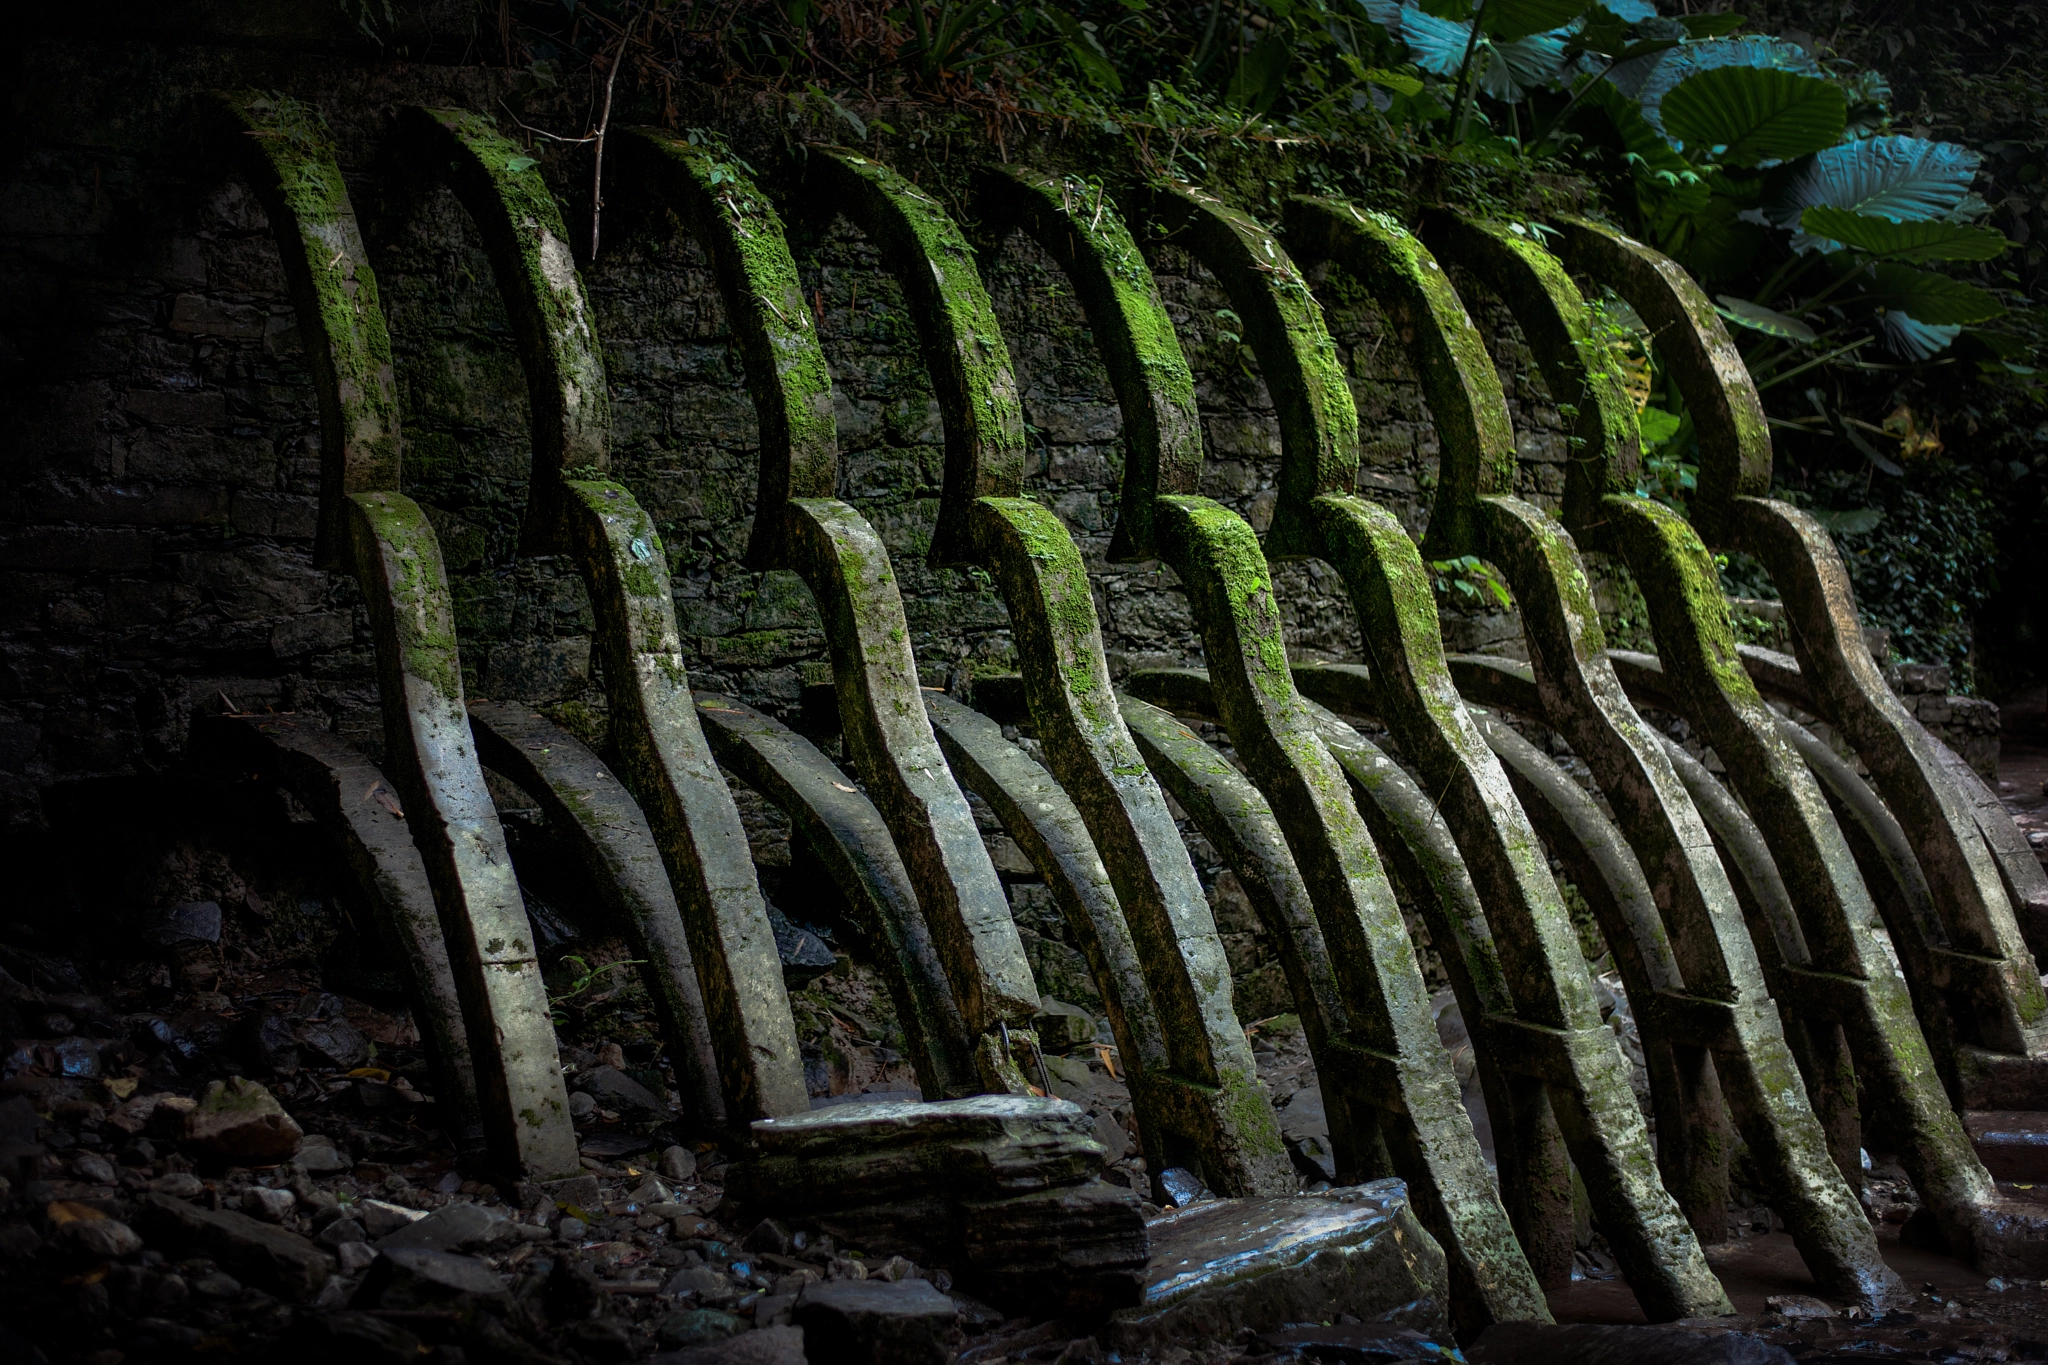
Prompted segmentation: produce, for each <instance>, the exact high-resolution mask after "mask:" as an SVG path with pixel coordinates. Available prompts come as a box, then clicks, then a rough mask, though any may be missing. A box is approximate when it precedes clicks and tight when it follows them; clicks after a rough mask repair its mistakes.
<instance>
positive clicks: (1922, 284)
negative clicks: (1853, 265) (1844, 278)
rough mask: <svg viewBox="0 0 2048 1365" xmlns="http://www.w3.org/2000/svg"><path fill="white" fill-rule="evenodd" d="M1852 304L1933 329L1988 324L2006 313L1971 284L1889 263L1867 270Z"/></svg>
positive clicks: (1988, 296)
mask: <svg viewBox="0 0 2048 1365" xmlns="http://www.w3.org/2000/svg"><path fill="white" fill-rule="evenodd" d="M1855 301H1857V302H1859V303H1865V304H1871V305H1874V306H1876V307H1878V308H1882V309H1884V310H1885V312H1886V313H1887V314H1890V313H1906V314H1909V315H1910V316H1912V317H1913V318H1914V319H1916V320H1918V321H1920V322H1922V323H1926V324H1929V325H1931V326H1935V327H1955V326H1965V325H1968V324H1969V323H1973V322H1989V321H1991V319H1993V318H1995V317H1997V316H1999V315H2000V314H2002V313H2003V312H2005V307H2004V305H2002V304H2000V303H1999V301H1998V300H1997V299H1996V298H1993V297H1992V296H1991V294H1989V293H1988V292H1986V291H1985V290H1982V289H1979V288H1978V287H1977V286H1976V285H1974V284H1968V283H1965V282H1964V281H1962V280H1955V279H1950V278H1949V277H1948V276H1946V275H1937V274H1935V273H1934V272H1933V271H1931V270H1915V269H1914V268H1913V267H1912V266H1910V265H1895V264H1893V263H1892V262H1889V261H1879V262H1878V263H1877V264H1876V265H1873V266H1871V267H1869V269H1868V271H1867V273H1865V274H1864V276H1863V278H1862V279H1860V280H1859V281H1857V289H1856V294H1855Z"/></svg>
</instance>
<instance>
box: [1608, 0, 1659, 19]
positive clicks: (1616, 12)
mask: <svg viewBox="0 0 2048 1365" xmlns="http://www.w3.org/2000/svg"><path fill="white" fill-rule="evenodd" d="M1600 8H1601V9H1604V10H1606V11H1607V12H1608V13H1609V14H1611V15H1613V16H1614V17H1615V18H1617V19H1619V20H1621V21H1622V22H1623V23H1624V24H1640V23H1641V22H1642V21H1643V20H1645V19H1654V18H1656V17H1657V7H1656V6H1655V5H1653V4H1651V3H1650V0H1600Z"/></svg>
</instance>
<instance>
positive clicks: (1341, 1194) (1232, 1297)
mask: <svg viewBox="0 0 2048 1365" xmlns="http://www.w3.org/2000/svg"><path fill="white" fill-rule="evenodd" d="M1147 1230H1148V1231H1149V1232H1150V1234H1151V1238H1152V1261H1151V1264H1150V1265H1149V1266H1148V1267H1147V1269H1146V1274H1145V1297H1144V1301H1143V1302H1142V1303H1140V1304H1139V1305H1138V1306H1137V1307H1135V1308H1127V1309H1124V1310H1123V1311H1121V1312H1119V1313H1116V1314H1115V1315H1113V1316H1112V1317H1111V1319H1110V1323H1109V1343H1110V1345H1111V1347H1112V1348H1113V1349H1115V1350H1118V1351H1126V1352H1129V1351H1143V1350H1155V1351H1156V1350H1162V1349H1164V1348H1166V1347H1167V1346H1170V1345H1172V1344H1174V1343H1176V1342H1179V1343H1186V1342H1192V1341H1230V1340H1234V1339H1235V1338H1236V1336H1237V1334H1238V1333H1239V1332H1241V1331H1243V1330H1245V1329H1246V1328H1250V1329H1252V1330H1253V1331H1256V1332H1269V1331H1273V1330H1274V1329H1276V1328H1279V1327H1281V1326H1283V1325H1285V1324H1287V1323H1298V1322H1323V1321H1328V1320H1331V1319H1334V1318H1335V1317H1336V1316H1337V1315H1338V1314H1339V1313H1349V1314H1351V1315H1352V1316H1353V1317H1356V1318H1361V1319H1364V1320H1366V1321H1375V1320H1377V1321H1384V1322H1390V1323H1393V1324H1394V1325H1396V1326H1402V1327H1412V1328H1414V1329H1415V1330H1417V1331H1419V1332H1424V1333H1429V1334H1441V1333H1443V1332H1445V1331H1447V1330H1448V1326H1449V1318H1448V1310H1449V1306H1450V1302H1449V1292H1450V1291H1449V1280H1448V1276H1447V1273H1446V1268H1445V1262H1444V1254H1443V1250H1442V1249H1441V1248H1440V1247H1439V1246H1438V1245H1437V1244H1436V1240H1435V1239H1434V1238H1432V1237H1431V1236H1430V1235H1429V1234H1428V1233H1427V1232H1425V1231H1423V1229H1422V1225H1421V1224H1420V1223H1419V1222H1417V1221H1416V1219H1415V1214H1414V1212H1413V1210H1411V1209H1410V1208H1409V1205H1408V1187H1407V1186H1406V1185H1405V1184H1404V1183H1403V1182H1401V1181H1399V1180H1376V1181H1374V1182H1372V1183H1371V1184H1369V1185H1352V1186H1346V1187H1344V1188H1341V1189H1334V1190H1330V1191H1328V1192H1327V1193H1324V1194H1311V1195H1297V1196H1294V1197H1292V1198H1281V1199H1225V1200H1218V1201H1216V1202H1214V1203H1208V1204H1198V1205H1196V1206H1194V1207H1193V1208H1188V1209H1182V1210H1179V1211H1177V1212H1174V1213H1170V1214H1167V1215H1166V1216H1165V1217H1162V1218H1155V1219H1153V1220H1152V1222H1151V1223H1149V1224H1148V1225H1147Z"/></svg>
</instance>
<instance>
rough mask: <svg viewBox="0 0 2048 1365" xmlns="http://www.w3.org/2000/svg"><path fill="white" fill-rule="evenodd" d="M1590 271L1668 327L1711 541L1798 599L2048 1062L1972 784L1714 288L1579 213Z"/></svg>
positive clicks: (1992, 992) (1877, 756)
mask: <svg viewBox="0 0 2048 1365" xmlns="http://www.w3.org/2000/svg"><path fill="white" fill-rule="evenodd" d="M1565 249H1566V256H1567V260H1568V262H1569V263H1570V264H1571V265H1572V266H1573V268H1574V269H1577V270H1581V271H1583V272H1584V273H1586V274H1588V275H1592V276H1594V277H1596V278H1599V279H1601V280H1603V281H1604V282H1606V283H1608V284H1610V285H1612V286H1613V287H1614V288H1615V289H1616V290H1617V291H1619V292H1620V293H1621V294H1622V296H1623V297H1624V298H1626V299H1628V301H1629V303H1630V304H1631V305H1632V306H1633V307H1634V308H1635V309H1636V311H1637V312H1638V313H1639V314H1641V315H1642V316H1643V318H1644V320H1645V321H1646V322H1648V323H1649V324H1650V326H1651V328H1652V330H1653V331H1654V332H1655V333H1656V336H1657V345H1658V347H1659V349H1660V351H1661V352H1662V353H1663V354H1664V355H1665V357H1666V360H1667V363H1668V365H1669V367H1670V370H1671V373H1672V376H1673V378H1674V380H1675V381H1676V382H1677V383H1678V385H1679V387H1680V391H1681V392H1682V393H1683V394H1684V395H1685V399H1686V406H1687V410H1688V411H1690V412H1692V414H1693V419H1694V424H1695V426H1696V427H1697V428H1698V429H1699V432H1700V443H1701V444H1700V450H1701V469H1700V491H1701V497H1700V499H1699V501H1698V506H1697V507H1696V509H1695V517H1696V519H1697V520H1698V521H1699V523H1700V525H1701V528H1702V530H1703V531H1704V532H1705V533H1706V535H1707V537H1708V543H1709V544H1714V543H1720V544H1725V545H1727V546H1728V547H1729V548H1731V549H1737V550H1743V551H1747V552H1748V553H1750V554H1753V555H1755V556H1756V557H1757V558H1758V559H1760V560H1762V561H1763V563H1764V566H1765V568H1766V569H1767V570H1769V572H1770V574H1771V578H1772V581H1773V582H1774V583H1775V584H1776V586H1777V588H1778V591H1779V594H1780V596H1781V597H1782V598H1783V600H1784V603H1785V610H1786V615H1787V619H1788V621H1789V622H1790V623H1791V625H1792V628H1793V632H1792V633H1793V644H1794V649H1795V652H1796V653H1797V654H1798V656H1799V660H1800V664H1801V668H1802V671H1804V672H1805V673H1806V674H1807V675H1808V685H1809V686H1810V687H1811V688H1812V690H1813V693H1814V699H1813V700H1814V706H1813V709H1814V710H1815V711H1816V712H1817V713H1818V714H1820V715H1821V716H1823V717H1825V718H1826V719H1827V720H1828V722H1829V723H1830V724H1831V725H1833V726H1834V727H1835V729H1836V730H1837V731H1839V732H1840V733H1841V734H1842V735H1843V736H1844V737H1845V738H1846V739H1848V740H1849V742H1850V743H1851V744H1853V745H1854V746H1855V748H1856V752H1857V755H1858V756H1859V757H1860V758H1861V759H1862V760H1863V762H1864V764H1865V766H1867V767H1868V768H1869V769H1870V772H1871V775H1872V779H1873V781H1874V782H1875V784H1876V786H1877V787H1878V790H1879V791H1880V792H1881V793H1882V794H1883V795H1884V798H1885V803H1886V805H1888V806H1889V807H1891V809H1892V811H1893V812H1894V814H1896V815H1897V816H1898V818H1899V821H1900V825H1901V827H1902V828H1904V829H1905V830H1906V832H1907V834H1908V836H1909V837H1910V838H1911V839H1912V840H1913V843H1914V851H1915V853H1916V854H1917V856H1918V858H1919V862H1920V867H1921V871H1922V872H1923V874H1924V875H1925V876H1926V878H1927V882H1928V885H1929V887H1930V889H1931V890H1932V891H1933V893H1934V898H1935V904H1936V906H1937V908H1938V909H1939V910H1940V912H1941V916H1942V922H1943V925H1944V926H1945V928H1946V931H1947V937H1948V939H1949V942H1950V943H1951V944H1952V945H1953V946H1954V947H1955V948H1957V949H1958V950H1960V951H1963V952H1966V953H1970V954H1972V955H1975V956H1978V957H1983V958H1991V959H1996V960H1997V963H1998V969H1997V977H1998V980H1996V981H1995V982H1992V983H1986V988H1985V989H1983V990H1981V991H1980V992H1979V993H1978V997H1977V1000H1976V1002H1975V1003H1976V1011H1975V1012H1976V1014H1977V1016H1978V1020H1979V1027H1980V1029H1981V1030H1982V1038H1981V1041H1983V1042H1984V1043H1985V1044H1986V1045H1988V1046H1991V1047H1995V1048H1997V1049H1998V1050H2000V1051H2002V1052H2006V1053H2010V1054H2014V1055H2017V1056H2025V1057H2027V1058H2030V1059H2041V1060H2048V994H2044V993H2043V991H2042V987H2041V984H2040V977H2039V973H2038V969H2037V968H2036V965H2035V963H2034V961H2033V956H2032V954H2031V952H2029V950H2028V949H2027V946H2026V943H2025V941H2024V939H2023V937H2022V935H2021V933H2020V928H2019V923H2018V919H2017V916H2016V914H2015V912H2014V906H2013V902H2012V900H2011V899H2010V897H2009V896H2008V894H2007V892H2006V888H2005V885H2004V883H2003V881H2002V880H2001V878H2000V875H1999V870H1998V865H1997V862H1996V861H1995V860H1994V859H1993V857H1992V856H1991V852H1990V850H1989V849H1988V848H1987V847H1986V845H1985V843H1984V840H1983V838H1982V837H1981V836H1980V835H1979V834H1978V831H1977V828H1976V817H1975V814H1974V813H1973V811H1972V810H1971V803H1970V801H1969V799H1968V798H1967V796H1966V795H1964V794H1963V793H1962V792H1961V791H1959V790H1958V789H1957V787H1956V784H1955V783H1954V781H1953V780H1952V779H1951V778H1950V777H1949V776H1948V774H1947V773H1946V772H1944V771H1943V768H1942V764H1941V761H1940V758H1939V756H1938V755H1937V754H1936V753H1935V751H1934V749H1933V746H1932V743H1931V740H1930V737H1929V736H1928V735H1927V733H1926V731H1925V730H1924V729H1922V728H1921V726H1920V723H1919V722H1918V721H1917V720H1915V719H1914V718H1913V716H1912V715H1911V714H1909V713H1908V712H1907V711H1906V709H1905V706H1904V704H1903V703H1901V702H1900V701H1899V699H1898V698H1897V697H1896V696H1894V695H1893V694H1892V691H1891V689H1890V688H1889V687H1887V686H1886V685H1885V682H1884V678H1883V676H1882V675H1881V674H1880V673H1879V672H1878V669H1877V665H1876V663H1875V662H1874V661H1873V660H1872V659H1871V658H1870V654H1869V651H1868V649H1866V648H1865V647H1864V642H1863V634H1862V629H1861V625H1860V622H1859V621H1858V619H1857V616H1856V608H1855V600H1854V596H1853V594H1852V592H1851V589H1850V585H1849V580H1848V574H1847V571H1846V569H1845V568H1844V566H1843V564H1842V560H1841V555H1840V552H1839V551H1838V550H1837V549H1836V548H1835V545H1834V541H1833V540H1832V538H1831V537H1830V536H1829V535H1828V533H1827V531H1826V530H1825V529H1824V528H1823V527H1821V526H1820V524H1819V523H1818V522H1816V521H1814V520H1813V518H1812V517H1811V516H1809V515H1808V514H1806V513H1804V512H1801V511H1800V510H1798V509H1797V508H1793V507H1790V506H1787V505H1786V504H1784V503H1780V502H1775V501H1772V500H1770V499H1769V498H1768V497H1767V496H1766V495H1767V494H1768V492H1769V475H1770V457H1771V453H1770V433H1769V430H1768V428H1767V427H1766V425H1765V423H1764V420H1763V412H1762V407H1761V404H1760V403H1759V402H1758V400H1757V397H1756V391H1755V386H1754V385H1753V384H1752V383H1751V381H1750V378H1749V375H1748V372H1747V370H1746V369H1744V367H1743V365H1742V361H1741V356H1740V355H1739V354H1738V353H1737V352H1736V351H1735V349H1734V346H1733V343H1732V342H1730V341H1729V339H1728V335H1727V332H1726V329H1725V328H1724V327H1723V326H1722V325H1721V321H1720V319H1719V317H1717V316H1716V315H1715V314H1714V312H1713V308H1712V305H1711V304H1709V303H1708V302H1707V300H1706V296H1705V295H1704V294H1703V293H1702V292H1701V291H1700V289H1699V286H1698V285H1697V284H1695V283H1693V281H1692V280H1691V279H1689V278H1688V277H1687V276H1686V275H1685V273H1684V272H1683V271H1681V270H1679V269H1678V267H1677V266H1675V265H1673V264H1672V263H1671V262H1670V261H1668V260H1666V259H1665V258H1664V257H1662V256H1660V255H1658V254H1657V253H1656V252H1654V251H1651V250H1650V249H1649V248H1647V247H1645V246H1643V245H1642V244H1640V243H1638V242H1635V241H1632V240H1630V239H1629V238H1627V237H1624V236H1622V235H1621V234H1619V233H1617V232H1614V231H1612V230H1611V229H1607V228H1601V227H1598V226H1596V225H1594V224H1590V223H1583V222H1579V221H1576V220H1571V221H1568V222H1567V223H1566V225H1565Z"/></svg>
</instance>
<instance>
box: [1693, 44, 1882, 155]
mask: <svg viewBox="0 0 2048 1365" xmlns="http://www.w3.org/2000/svg"><path fill="white" fill-rule="evenodd" d="M1661 112H1662V113H1663V116H1664V128H1665V131H1667V132H1668V133H1670V134H1671V136H1673V137H1675V138H1677V139H1678V140H1679V141H1681V142H1683V143H1685V144H1686V146H1688V147H1697V148H1702V149H1705V148H1721V149H1725V150H1720V151H1717V152H1716V153H1715V155H1716V156H1717V157H1718V158H1719V159H1721V160H1723V161H1727V162H1730V163H1732V164H1734V165H1738V166H1754V165H1757V164H1758V163H1760V162H1765V161H1788V160H1790V159H1791V158H1793V157H1796V156H1805V155H1806V154H1807V153H1809V152H1817V151H1819V150H1820V149H1821V148H1823V147H1827V146H1830V145H1832V144H1833V143H1834V142H1835V141H1836V140H1837V139H1839V138H1840V137H1841V136H1842V130H1843V128H1844V127H1845V126H1846V125H1847V123H1848V118H1849V102H1848V100H1847V99H1846V98H1845V97H1844V96H1843V94H1842V91H1841V89H1840V87H1838V86H1836V85H1835V84H1834V83H1833V82H1832V81H1825V80H1822V79H1820V78H1818V77H1815V76H1798V75H1794V74H1793V73H1792V72H1789V71H1773V70H1765V69H1761V68H1758V67H1749V66H1724V67H1718V68H1716V69H1714V70H1712V71H1702V72H1700V73H1699V74H1698V75H1696V76H1688V77H1686V79H1684V80H1682V81H1680V82H1679V83H1678V84H1677V85H1676V86H1674V87H1672V90H1671V93H1670V94H1668V95H1666V96H1665V97H1664V103H1663V107H1662V111H1661Z"/></svg>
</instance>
